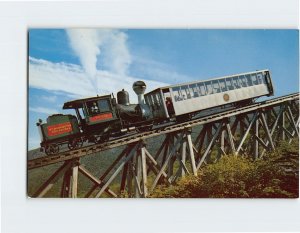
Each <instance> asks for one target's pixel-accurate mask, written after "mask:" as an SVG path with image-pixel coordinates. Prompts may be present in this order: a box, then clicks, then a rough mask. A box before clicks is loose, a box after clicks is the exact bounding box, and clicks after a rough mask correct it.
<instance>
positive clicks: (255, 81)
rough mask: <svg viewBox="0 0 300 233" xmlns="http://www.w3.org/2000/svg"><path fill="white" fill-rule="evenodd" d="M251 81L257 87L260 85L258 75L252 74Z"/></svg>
mask: <svg viewBox="0 0 300 233" xmlns="http://www.w3.org/2000/svg"><path fill="white" fill-rule="evenodd" d="M251 79H252V83H253V85H257V84H258V81H257V77H256V74H251Z"/></svg>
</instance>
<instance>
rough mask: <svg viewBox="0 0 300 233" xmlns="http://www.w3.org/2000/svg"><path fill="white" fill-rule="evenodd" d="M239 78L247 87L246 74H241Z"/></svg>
mask: <svg viewBox="0 0 300 233" xmlns="http://www.w3.org/2000/svg"><path fill="white" fill-rule="evenodd" d="M239 80H240V85H241V86H242V87H247V81H246V78H245V76H244V75H241V76H239Z"/></svg>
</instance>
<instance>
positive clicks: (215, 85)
mask: <svg viewBox="0 0 300 233" xmlns="http://www.w3.org/2000/svg"><path fill="white" fill-rule="evenodd" d="M212 83H213V93H214V94H215V93H220V85H219V82H218V80H215V81H213V82H212Z"/></svg>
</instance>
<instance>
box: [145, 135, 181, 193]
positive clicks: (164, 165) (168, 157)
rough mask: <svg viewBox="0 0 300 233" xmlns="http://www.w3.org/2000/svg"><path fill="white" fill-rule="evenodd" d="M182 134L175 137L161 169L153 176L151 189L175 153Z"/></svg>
mask: <svg viewBox="0 0 300 233" xmlns="http://www.w3.org/2000/svg"><path fill="white" fill-rule="evenodd" d="M183 134H184V133H181V135H180V137H179V139H177V141H176V143H175V145H174V146H173V148H172V149H171V151H170V153H169V154H168V156H167V158H166V161H165V162H164V164H163V165H162V167H161V170H160V171H159V173H158V175H157V176H156V177H155V180H154V182H153V184H152V187H151V191H153V190H154V189H155V187H156V185H157V182H158V180H159V179H160V177H161V175H162V173H163V172H164V170H165V168H166V167H167V165H168V162H169V160H170V159H171V157H172V156H173V154H174V153H175V151H176V148H177V146H178V145H179V144H180V143H181V141H182V139H183Z"/></svg>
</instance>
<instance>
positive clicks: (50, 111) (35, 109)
mask: <svg viewBox="0 0 300 233" xmlns="http://www.w3.org/2000/svg"><path fill="white" fill-rule="evenodd" d="M29 111H31V112H37V113H44V114H47V115H52V114H56V113H58V111H57V110H56V109H51V108H45V107H29Z"/></svg>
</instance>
